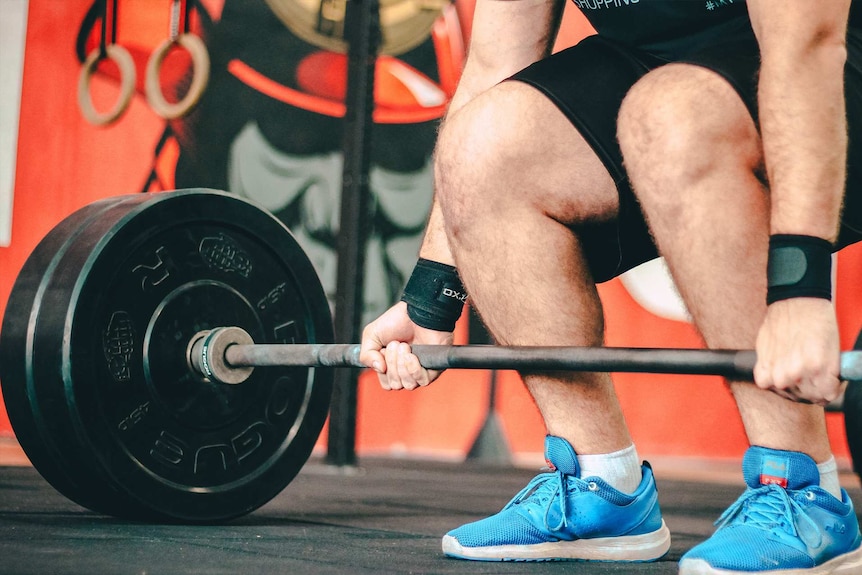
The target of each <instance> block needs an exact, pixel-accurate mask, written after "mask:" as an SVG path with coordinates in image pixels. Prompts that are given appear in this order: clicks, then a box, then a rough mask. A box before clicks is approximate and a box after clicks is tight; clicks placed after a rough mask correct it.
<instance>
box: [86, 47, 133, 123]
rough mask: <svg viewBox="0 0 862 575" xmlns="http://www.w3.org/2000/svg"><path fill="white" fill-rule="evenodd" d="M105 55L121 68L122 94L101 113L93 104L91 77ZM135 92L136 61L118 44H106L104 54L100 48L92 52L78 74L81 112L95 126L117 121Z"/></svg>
mask: <svg viewBox="0 0 862 575" xmlns="http://www.w3.org/2000/svg"><path fill="white" fill-rule="evenodd" d="M103 57H107V58H108V59H109V60H113V61H114V63H116V64H117V68H119V70H120V96H119V98H117V101H116V102H115V103H114V106H113V107H112V108H111V109H110V110H108V111H107V112H105V113H100V112H98V111H97V110H96V108H95V106H93V99H92V98H91V97H90V78H91V77H92V76H93V74H94V73H95V70H96V65H97V64H98V63H99V62H100V61H101V60H102V59H103ZM134 93H135V61H134V60H132V56H131V54H129V51H128V50H126V49H125V48H123V47H122V46H120V45H118V44H108V45H107V46H105V53H104V55H103V54H102V52H101V50H99V49H98V48H96V49H95V50H93V51H92V52H90V54H89V55H88V56H87V59H86V60H85V61H84V67H83V68H81V73H80V75H79V76H78V106H79V107H80V108H81V114H82V115H83V116H84V118H85V119H86V120H87V121H88V122H90V123H91V124H93V125H94V126H104V125H106V124H110V123H111V122H113V121H115V120H116V119H117V118H119V117H120V116H121V115H122V114H123V112H125V111H126V108H128V107H129V103H130V102H131V101H132V94H134Z"/></svg>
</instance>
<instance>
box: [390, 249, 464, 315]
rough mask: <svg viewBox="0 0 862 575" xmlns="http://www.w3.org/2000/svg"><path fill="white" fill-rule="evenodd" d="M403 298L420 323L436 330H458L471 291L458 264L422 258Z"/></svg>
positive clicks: (405, 288)
mask: <svg viewBox="0 0 862 575" xmlns="http://www.w3.org/2000/svg"><path fill="white" fill-rule="evenodd" d="M401 301H404V302H407V315H408V316H410V319H411V321H413V323H415V324H416V325H418V326H421V327H424V328H427V329H433V330H436V331H454V329H455V322H456V321H458V318H459V317H461V312H462V311H463V309H464V302H465V301H467V292H466V291H464V285H463V284H462V283H461V278H459V277H458V272H457V270H456V269H455V268H454V267H452V266H449V265H446V264H441V263H438V262H432V261H431V260H426V259H423V258H419V261H418V262H417V263H416V267H415V268H413V273H412V274H411V275H410V279H409V280H407V285H406V286H405V287H404V294H403V295H402V296H401Z"/></svg>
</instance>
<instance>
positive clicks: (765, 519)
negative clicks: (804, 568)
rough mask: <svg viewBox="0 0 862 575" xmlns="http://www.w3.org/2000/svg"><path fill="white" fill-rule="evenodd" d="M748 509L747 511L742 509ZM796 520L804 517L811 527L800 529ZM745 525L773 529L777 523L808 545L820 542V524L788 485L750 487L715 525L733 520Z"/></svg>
mask: <svg viewBox="0 0 862 575" xmlns="http://www.w3.org/2000/svg"><path fill="white" fill-rule="evenodd" d="M745 510H747V511H748V513H745V514H744V513H743V512H744V511H745ZM797 521H802V522H803V523H805V524H806V525H807V527H809V529H801V530H800V529H799V527H798V525H797ZM737 522H740V523H745V524H746V525H749V526H752V527H755V528H758V529H763V530H765V531H769V532H772V531H773V530H774V529H775V526H776V525H780V526H781V527H782V528H783V529H784V530H785V531H787V532H788V533H790V534H791V535H793V536H794V537H800V538H801V539H802V540H803V542H805V544H806V545H808V546H809V547H817V546H819V544H820V541H819V540H818V539H819V538H818V539H815V537H817V535H818V534H819V531H818V529H817V524H816V523H815V522H814V520H813V519H811V518H810V517H809V516H808V514H807V513H806V512H805V509H804V508H803V507H802V505H800V504H799V503H798V502H797V501H796V500H795V499H794V498H793V497H792V496H791V494H790V493H788V491H787V490H786V489H784V488H783V487H780V486H778V485H763V486H761V487H758V488H756V489H752V488H749V489H748V490H747V491H746V492H745V493H743V494H742V495H741V496H740V497H739V499H737V500H736V503H734V504H733V505H731V506H730V507H728V508H727V510H726V511H725V512H724V513H722V514H721V517H719V518H718V521H716V522H715V525H716V526H718V528H719V529H721V528H722V527H725V526H727V525H730V524H732V523H737Z"/></svg>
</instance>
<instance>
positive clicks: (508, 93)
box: [436, 81, 618, 225]
mask: <svg viewBox="0 0 862 575" xmlns="http://www.w3.org/2000/svg"><path fill="white" fill-rule="evenodd" d="M436 159H437V186H438V197H439V198H440V200H441V205H442V207H443V209H444V214H446V216H447V222H448V221H450V220H451V221H457V220H458V215H459V214H461V213H468V214H469V213H474V214H475V213H477V212H478V213H483V212H484V213H487V212H489V211H491V212H493V211H495V210H507V209H509V208H511V207H513V206H520V207H526V208H528V209H535V210H538V211H541V212H542V213H544V214H546V215H547V216H548V217H550V218H552V219H555V220H557V221H559V222H561V223H564V224H567V225H571V224H578V223H582V222H584V221H606V220H608V219H611V218H613V217H614V215H615V214H616V210H617V208H618V199H617V194H616V189H615V185H614V182H613V180H612V178H611V177H610V175H609V174H608V172H607V170H606V168H605V167H604V165H603V164H602V162H601V161H600V160H599V159H598V157H597V156H596V154H595V152H594V151H593V150H592V148H591V147H590V146H589V145H588V144H587V142H586V141H585V140H584V138H583V137H582V136H581V134H580V133H579V132H578V131H577V130H576V129H575V127H574V126H573V125H572V123H571V122H570V121H569V120H568V119H567V118H566V116H565V115H564V114H563V113H562V112H561V111H560V110H559V109H558V108H557V106H556V105H555V104H553V103H552V102H551V101H550V100H549V99H548V98H547V97H546V96H545V95H544V94H542V93H541V92H540V91H538V90H537V89H535V88H533V87H531V86H529V85H527V84H524V83H522V82H518V81H508V82H503V83H502V84H500V85H498V86H495V87H494V88H492V89H490V90H488V91H486V92H485V93H483V94H481V95H480V96H478V97H477V98H475V99H474V100H473V101H471V102H470V103H469V104H467V105H466V106H465V107H463V108H462V109H460V110H458V111H457V112H455V113H454V114H452V115H451V116H450V117H449V118H448V119H447V120H446V122H445V123H444V125H443V127H442V129H441V133H440V137H439V140H438V147H437V152H436Z"/></svg>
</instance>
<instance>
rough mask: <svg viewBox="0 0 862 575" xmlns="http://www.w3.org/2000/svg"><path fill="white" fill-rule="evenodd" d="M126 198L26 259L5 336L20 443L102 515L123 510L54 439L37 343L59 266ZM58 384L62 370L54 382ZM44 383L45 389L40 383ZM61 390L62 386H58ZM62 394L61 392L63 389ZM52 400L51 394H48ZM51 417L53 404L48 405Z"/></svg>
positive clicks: (79, 215) (0, 363) (48, 475)
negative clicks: (96, 489) (92, 490)
mask: <svg viewBox="0 0 862 575" xmlns="http://www.w3.org/2000/svg"><path fill="white" fill-rule="evenodd" d="M124 200H125V198H109V199H106V200H102V201H99V202H95V203H93V204H90V205H88V206H85V207H83V208H81V209H79V210H77V211H76V212H74V213H73V214H71V215H69V216H68V217H67V218H65V219H64V220H63V221H62V222H60V223H59V224H58V225H57V226H55V227H54V228H53V229H52V230H51V231H50V232H49V233H48V234H47V235H46V236H45V237H44V238H43V239H42V241H41V242H39V244H38V245H37V246H36V248H34V250H33V252H32V253H31V254H30V256H29V257H28V258H27V261H26V262H25V263H24V266H23V267H22V268H21V271H20V273H19V274H18V277H17V278H16V281H15V284H14V286H13V288H12V292H11V293H10V295H9V299H8V301H7V305H6V310H5V313H4V316H3V327H2V330H0V383H2V389H3V399H4V403H5V406H6V410H7V412H8V415H9V419H10V421H11V423H12V428H13V430H14V431H15V434H16V438H17V439H18V442H19V443H20V444H21V447H22V448H23V449H24V452H25V453H26V454H27V457H28V458H29V459H30V461H31V463H32V464H33V466H34V467H35V469H36V470H37V471H38V472H39V473H40V474H41V475H42V477H44V478H45V480H46V481H48V482H49V483H50V484H51V485H52V486H53V487H54V488H55V489H57V490H58V491H59V492H60V493H62V494H63V495H65V496H66V497H68V498H69V499H71V500H72V501H75V502H76V503H78V504H79V505H82V506H84V507H87V508H90V509H93V510H96V511H99V512H102V513H109V514H110V513H115V512H116V511H117V509H118V507H117V506H116V500H112V498H111V492H108V493H103V494H100V495H98V496H96V497H88V496H87V492H88V491H89V486H90V485H91V483H92V482H93V477H92V476H91V474H90V473H89V471H90V470H89V469H88V468H86V467H84V466H81V465H80V462H79V461H78V459H77V457H76V456H75V453H73V452H70V451H69V450H66V449H63V450H61V449H59V448H58V447H57V444H56V442H55V438H56V435H55V434H53V433H52V431H53V429H54V428H55V422H53V421H52V420H51V417H52V415H51V414H50V413H46V411H45V406H46V403H45V401H46V391H49V388H50V385H49V386H48V387H46V386H45V385H41V387H40V386H39V385H37V384H36V380H35V379H34V371H35V366H36V365H39V362H40V360H41V359H42V358H37V357H36V355H35V353H34V352H35V350H34V346H33V342H34V341H35V337H34V335H35V334H34V330H35V325H36V322H37V318H38V316H39V313H40V311H41V310H42V309H43V308H44V307H46V306H51V305H52V304H53V303H54V297H53V293H52V292H50V291H49V290H48V289H47V286H48V284H49V282H50V280H51V277H52V276H53V273H54V271H55V270H56V268H57V265H58V263H59V261H60V260H61V259H62V257H63V255H64V254H65V253H66V251H67V250H68V248H69V246H70V245H71V244H72V243H73V241H74V239H75V238H76V237H77V235H78V234H79V233H81V231H82V230H84V229H86V228H87V226H88V225H89V224H90V223H91V222H92V221H93V220H94V219H98V218H99V217H101V215H102V214H103V213H104V212H105V211H106V210H108V209H109V208H110V207H111V206H113V205H115V204H117V203H119V202H122V201H124ZM58 381H59V370H57V371H56V372H55V374H54V377H53V378H51V379H50V380H49V382H58ZM41 383H46V382H45V381H42V380H40V384H41ZM56 387H59V388H61V386H59V385H58V386H56ZM61 389H62V388H61ZM48 395H50V394H48ZM47 405H48V406H49V408H48V411H49V412H50V411H51V408H50V406H51V405H52V400H48V404H47Z"/></svg>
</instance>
